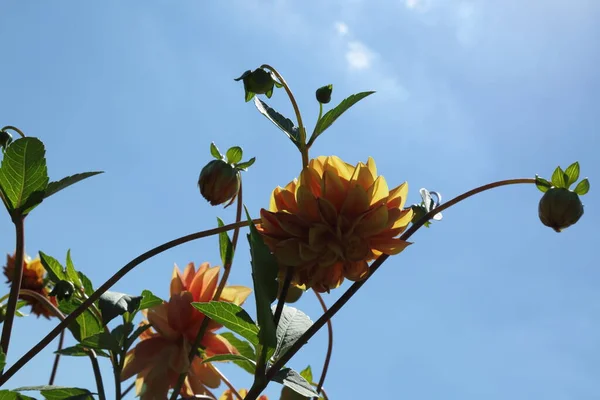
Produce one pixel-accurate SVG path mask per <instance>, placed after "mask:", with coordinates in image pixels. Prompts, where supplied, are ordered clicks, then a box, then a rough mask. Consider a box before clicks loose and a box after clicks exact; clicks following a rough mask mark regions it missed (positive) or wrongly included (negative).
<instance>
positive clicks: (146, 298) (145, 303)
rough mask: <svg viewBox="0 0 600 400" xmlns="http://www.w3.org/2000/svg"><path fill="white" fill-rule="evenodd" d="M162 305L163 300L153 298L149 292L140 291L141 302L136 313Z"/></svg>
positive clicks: (156, 297)
mask: <svg viewBox="0 0 600 400" xmlns="http://www.w3.org/2000/svg"><path fill="white" fill-rule="evenodd" d="M162 303H164V301H163V299H161V298H160V297H158V296H155V295H154V294H153V293H152V292H151V291H149V290H142V301H141V302H140V306H139V307H138V309H137V311H142V310H145V309H147V308H152V307H154V306H157V305H159V304H162Z"/></svg>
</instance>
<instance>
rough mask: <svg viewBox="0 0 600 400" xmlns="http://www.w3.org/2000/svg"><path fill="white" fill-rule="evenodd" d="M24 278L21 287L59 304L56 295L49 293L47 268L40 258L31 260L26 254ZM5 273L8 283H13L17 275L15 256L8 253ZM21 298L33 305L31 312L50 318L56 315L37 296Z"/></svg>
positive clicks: (22, 296)
mask: <svg viewBox="0 0 600 400" xmlns="http://www.w3.org/2000/svg"><path fill="white" fill-rule="evenodd" d="M23 267H24V268H23V278H22V280H21V289H28V290H31V291H33V292H37V293H39V294H41V295H42V296H44V297H47V298H48V300H49V301H50V302H51V303H52V304H54V305H55V306H58V303H57V302H56V297H50V296H48V294H49V293H50V290H49V289H48V288H47V286H46V281H45V277H46V270H45V269H44V266H43V265H42V263H41V262H40V259H39V258H36V259H35V260H31V258H30V257H28V256H25V259H24V260H23ZM4 275H5V276H6V277H7V278H8V280H7V281H6V283H11V282H12V281H13V278H14V275H15V256H14V255H12V256H11V255H10V254H9V255H7V256H6V265H5V266H4ZM19 298H20V299H21V300H25V301H26V302H27V304H29V305H30V306H31V312H32V313H33V314H35V315H37V316H38V318H39V317H40V316H44V317H46V318H48V319H50V317H52V316H54V314H53V313H52V312H51V311H50V310H48V308H47V307H46V306H45V305H44V304H42V303H40V302H39V301H38V300H37V299H36V298H35V297H31V296H27V295H19Z"/></svg>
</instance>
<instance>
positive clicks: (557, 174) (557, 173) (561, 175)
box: [552, 167, 567, 188]
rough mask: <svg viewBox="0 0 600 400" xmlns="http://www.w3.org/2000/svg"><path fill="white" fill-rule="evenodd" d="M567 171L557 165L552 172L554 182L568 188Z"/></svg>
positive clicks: (560, 186) (555, 184)
mask: <svg viewBox="0 0 600 400" xmlns="http://www.w3.org/2000/svg"><path fill="white" fill-rule="evenodd" d="M565 176H566V174H565V172H564V171H563V170H562V168H561V167H556V169H555V170H554V172H553V173H552V184H553V185H554V186H555V187H557V188H566V187H567V180H565Z"/></svg>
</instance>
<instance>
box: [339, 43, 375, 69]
mask: <svg viewBox="0 0 600 400" xmlns="http://www.w3.org/2000/svg"><path fill="white" fill-rule="evenodd" d="M374 57H375V54H374V53H373V52H372V51H371V49H369V48H368V47H367V46H365V45H364V44H363V43H361V42H359V41H352V42H349V43H348V50H347V51H346V61H347V62H348V66H349V67H350V68H351V69H358V70H362V69H368V68H371V65H372V63H373V59H374Z"/></svg>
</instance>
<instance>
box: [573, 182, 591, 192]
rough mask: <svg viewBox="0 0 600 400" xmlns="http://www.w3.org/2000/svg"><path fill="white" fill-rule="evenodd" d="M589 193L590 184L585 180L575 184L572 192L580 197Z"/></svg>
mask: <svg viewBox="0 0 600 400" xmlns="http://www.w3.org/2000/svg"><path fill="white" fill-rule="evenodd" d="M589 191H590V182H589V181H588V180H587V178H585V179H583V180H582V181H581V182H579V183H578V184H577V186H575V190H574V192H575V193H577V194H578V195H580V196H583V195H584V194H586V193H587V192H589Z"/></svg>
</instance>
